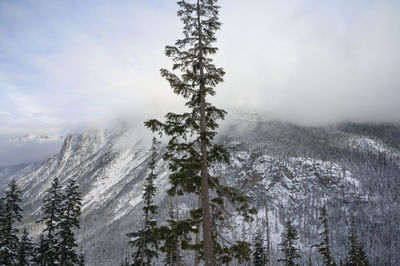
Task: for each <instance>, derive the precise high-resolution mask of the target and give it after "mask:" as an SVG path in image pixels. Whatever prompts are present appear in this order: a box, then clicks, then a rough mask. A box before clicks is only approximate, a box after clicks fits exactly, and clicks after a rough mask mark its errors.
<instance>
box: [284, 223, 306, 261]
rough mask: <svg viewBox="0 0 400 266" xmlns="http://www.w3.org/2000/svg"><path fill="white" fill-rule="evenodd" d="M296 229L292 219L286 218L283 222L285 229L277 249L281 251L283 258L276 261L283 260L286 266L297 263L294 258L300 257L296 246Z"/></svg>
mask: <svg viewBox="0 0 400 266" xmlns="http://www.w3.org/2000/svg"><path fill="white" fill-rule="evenodd" d="M298 239H299V237H298V236H297V230H296V228H295V227H294V226H293V224H292V221H291V220H290V219H288V220H287V221H286V223H285V231H284V232H282V242H281V243H280V244H279V250H280V251H281V252H282V253H283V258H281V259H278V262H284V263H285V265H286V266H294V265H298V264H297V263H295V261H296V259H300V258H301V256H300V254H299V250H298V248H297V240H298Z"/></svg>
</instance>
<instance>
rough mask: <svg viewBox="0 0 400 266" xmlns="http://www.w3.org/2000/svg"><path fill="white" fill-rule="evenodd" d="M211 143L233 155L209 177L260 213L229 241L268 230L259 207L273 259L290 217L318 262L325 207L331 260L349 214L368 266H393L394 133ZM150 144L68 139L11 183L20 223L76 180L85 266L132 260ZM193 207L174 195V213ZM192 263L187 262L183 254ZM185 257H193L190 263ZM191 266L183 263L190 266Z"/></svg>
mask: <svg viewBox="0 0 400 266" xmlns="http://www.w3.org/2000/svg"><path fill="white" fill-rule="evenodd" d="M224 132H229V133H223V134H221V135H220V136H219V139H218V141H220V142H221V143H224V144H225V145H226V146H227V147H228V148H229V150H230V152H231V164H230V165H219V166H216V167H215V169H214V170H215V171H217V172H219V173H221V175H222V176H223V177H224V180H225V182H228V183H230V184H232V185H234V186H236V187H239V188H241V189H242V190H243V191H245V192H246V193H247V194H248V195H249V196H250V197H251V198H252V199H253V201H254V205H255V206H256V207H258V209H259V213H258V215H257V217H256V219H255V221H254V222H253V223H252V224H247V223H243V222H242V221H240V220H239V219H238V218H237V217H234V218H233V220H232V223H231V224H232V225H233V227H232V229H231V230H230V231H229V232H227V236H228V237H229V238H231V239H242V238H247V239H248V240H250V241H252V240H253V236H254V232H255V228H257V226H262V225H265V217H266V216H265V207H266V206H265V203H266V202H267V206H268V218H269V223H270V227H271V233H272V248H273V250H274V254H273V256H272V258H273V259H274V260H276V259H277V256H279V253H278V251H277V244H278V243H279V241H280V233H281V232H282V230H283V221H284V219H285V218H287V217H291V218H292V219H293V220H294V224H295V225H296V227H297V230H298V231H299V234H300V243H301V250H302V251H301V255H302V257H303V259H304V261H307V260H308V257H309V256H311V257H312V259H313V260H314V261H315V262H316V264H317V265H319V262H321V258H320V257H319V255H318V254H317V253H316V250H315V248H314V249H313V248H311V246H312V245H313V244H315V243H316V242H317V241H319V240H318V228H319V219H318V217H319V209H320V207H322V206H323V205H324V204H327V207H328V212H329V219H330V223H331V231H332V242H333V243H332V244H333V248H334V250H335V252H334V255H335V257H336V258H342V259H343V258H344V256H345V255H346V241H347V238H346V236H347V226H348V222H349V218H350V217H351V216H354V217H355V219H356V223H357V225H358V230H359V234H360V237H361V240H362V241H363V242H364V243H365V248H366V250H367V254H369V256H370V259H371V261H372V262H373V264H374V265H382V264H385V265H398V264H399V263H400V254H399V251H398V250H397V245H396V241H399V240H400V226H399V221H400V219H399V218H400V208H399V207H400V206H399V201H400V198H399V196H398V195H400V127H399V126H392V125H356V124H345V125H341V126H335V127H329V128H322V127H321V128H317V127H314V128H309V127H299V126H294V125H289V124H284V123H279V122H263V121H255V120H246V121H240V122H237V123H231V124H229V125H228V126H226V127H225V130H224ZM149 146H150V141H145V140H143V139H140V138H139V137H137V136H136V135H135V131H132V130H126V131H122V132H118V133H116V132H107V131H95V132H88V133H85V134H72V135H69V136H67V137H66V138H65V140H64V144H63V146H62V149H61V151H60V153H59V154H57V155H55V156H53V157H51V158H49V159H48V160H47V161H46V162H44V163H43V164H41V165H36V166H34V167H33V166H32V169H30V170H29V171H23V172H18V173H16V174H14V175H13V178H16V179H18V185H19V186H20V187H21V188H22V190H23V197H24V207H23V209H24V220H23V226H25V227H27V228H28V229H29V230H30V232H31V233H32V234H33V235H35V234H36V235H37V234H38V232H39V231H40V230H41V225H40V224H36V223H35V222H34V221H35V220H36V218H37V217H38V215H39V208H40V205H41V203H42V202H41V199H42V197H43V194H44V193H45V191H46V189H47V188H48V187H49V185H50V182H51V181H52V179H53V178H54V177H58V178H59V180H60V183H61V184H62V185H63V184H66V182H67V181H68V180H69V179H71V178H74V179H77V180H78V183H79V184H80V188H81V192H82V194H83V212H82V218H81V229H80V231H79V232H78V235H79V242H80V246H81V248H82V249H83V250H84V251H85V253H86V260H87V263H88V265H118V264H119V263H121V261H123V260H124V259H125V257H126V256H129V247H128V245H127V241H128V239H127V238H126V233H128V232H130V231H133V230H134V229H135V228H136V226H138V225H140V223H141V215H140V211H141V194H142V186H143V182H144V177H145V174H146V170H147V164H148V160H149V156H150V151H149ZM157 174H158V179H157V187H158V194H157V198H156V203H158V205H159V211H158V218H160V219H163V218H165V217H166V215H167V209H168V200H167V199H166V197H165V188H166V186H167V183H168V171H167V164H166V162H164V161H163V160H162V159H161V158H159V160H158V164H157ZM192 204H195V201H193V200H192V199H190V198H188V197H186V198H184V199H180V205H179V206H180V209H181V215H185V210H187V208H186V205H192ZM188 259H189V258H188ZM190 261H191V260H190ZM189 265H190V263H189Z"/></svg>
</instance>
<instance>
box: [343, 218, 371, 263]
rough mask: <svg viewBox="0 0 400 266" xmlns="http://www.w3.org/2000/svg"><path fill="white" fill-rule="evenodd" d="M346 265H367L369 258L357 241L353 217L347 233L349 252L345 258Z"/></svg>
mask: <svg viewBox="0 0 400 266" xmlns="http://www.w3.org/2000/svg"><path fill="white" fill-rule="evenodd" d="M345 265H346V266H369V265H370V263H369V260H368V257H367V255H366V254H365V252H364V249H363V246H362V244H361V243H359V242H358V239H357V233H356V226H355V222H354V219H352V220H351V224H350V234H349V253H348V255H347V257H346V259H345Z"/></svg>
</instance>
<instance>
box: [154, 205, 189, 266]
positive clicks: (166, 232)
mask: <svg viewBox="0 0 400 266" xmlns="http://www.w3.org/2000/svg"><path fill="white" fill-rule="evenodd" d="M168 213H169V219H168V226H161V227H160V228H159V229H158V232H159V234H160V235H161V236H162V238H163V239H165V241H164V244H163V245H162V246H161V247H160V250H161V251H163V252H164V253H165V258H164V260H163V262H164V265H165V266H180V265H184V263H183V258H182V256H181V255H180V252H179V251H180V246H181V243H182V239H181V236H180V234H178V231H179V230H180V226H182V225H183V224H184V223H177V219H176V218H178V217H177V216H178V215H177V213H176V212H175V211H174V208H173V205H172V201H171V200H170V207H169V212H168Z"/></svg>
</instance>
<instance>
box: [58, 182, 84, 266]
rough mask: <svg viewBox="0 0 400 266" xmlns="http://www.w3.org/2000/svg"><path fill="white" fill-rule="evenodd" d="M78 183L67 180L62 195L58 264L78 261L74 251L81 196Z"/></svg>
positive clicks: (70, 263)
mask: <svg viewBox="0 0 400 266" xmlns="http://www.w3.org/2000/svg"><path fill="white" fill-rule="evenodd" d="M78 189H79V185H78V184H77V183H76V181H75V180H74V179H70V180H69V181H68V185H67V187H66V189H65V193H64V194H63V195H62V201H61V215H60V223H59V230H58V232H57V236H58V238H59V249H58V254H59V256H60V265H75V264H77V263H79V258H78V253H77V251H76V247H77V246H78V245H77V244H76V239H75V233H74V230H75V229H78V228H80V227H79V216H80V215H81V205H82V203H81V201H82V196H81V194H80V193H79V191H78Z"/></svg>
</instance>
